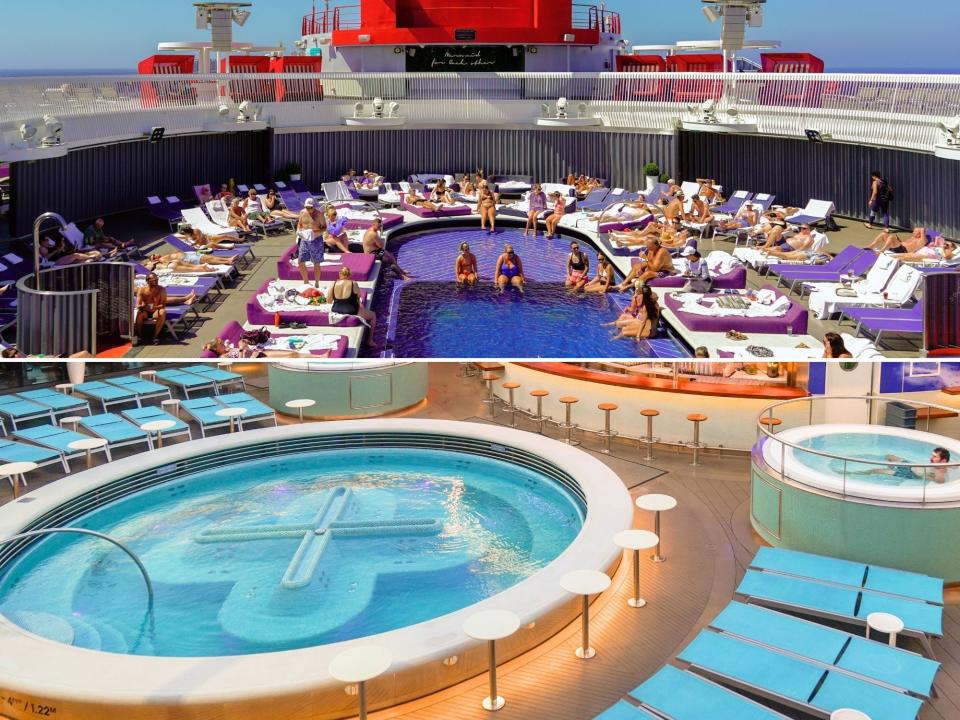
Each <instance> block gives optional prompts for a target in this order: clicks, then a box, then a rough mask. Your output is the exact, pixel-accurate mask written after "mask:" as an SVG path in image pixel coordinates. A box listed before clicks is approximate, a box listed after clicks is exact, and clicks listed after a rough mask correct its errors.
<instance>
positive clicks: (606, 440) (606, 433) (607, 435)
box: [597, 403, 620, 455]
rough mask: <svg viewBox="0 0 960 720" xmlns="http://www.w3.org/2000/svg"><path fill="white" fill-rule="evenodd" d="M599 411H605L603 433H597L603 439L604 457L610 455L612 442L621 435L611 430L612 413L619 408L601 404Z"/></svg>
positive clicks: (598, 406) (610, 404)
mask: <svg viewBox="0 0 960 720" xmlns="http://www.w3.org/2000/svg"><path fill="white" fill-rule="evenodd" d="M597 409H598V410H603V413H604V418H603V431H602V432H599V433H597V434H598V435H599V436H600V437H602V438H603V449H602V450H601V451H600V452H602V453H603V454H604V455H609V454H610V442H611V441H612V440H613V438H614V437H616V436H617V435H619V434H620V433H618V432H617V431H616V430H611V429H610V413H612V412H613V411H614V410H618V409H619V408H618V407H617V405H615V404H614V403H600V404H599V405H597Z"/></svg>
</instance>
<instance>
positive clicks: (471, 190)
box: [460, 174, 477, 197]
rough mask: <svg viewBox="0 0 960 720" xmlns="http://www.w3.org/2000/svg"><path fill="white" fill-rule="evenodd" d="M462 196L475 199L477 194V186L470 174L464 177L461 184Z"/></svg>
mask: <svg viewBox="0 0 960 720" xmlns="http://www.w3.org/2000/svg"><path fill="white" fill-rule="evenodd" d="M460 194H461V195H466V196H467V197H473V196H474V195H476V194H477V186H476V185H475V184H474V182H473V178H472V177H471V176H470V175H469V174H468V175H464V177H463V182H462V183H460Z"/></svg>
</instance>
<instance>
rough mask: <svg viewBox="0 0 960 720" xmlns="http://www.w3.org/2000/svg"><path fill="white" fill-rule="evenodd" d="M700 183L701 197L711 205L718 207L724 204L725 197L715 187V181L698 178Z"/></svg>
mask: <svg viewBox="0 0 960 720" xmlns="http://www.w3.org/2000/svg"><path fill="white" fill-rule="evenodd" d="M697 182H698V183H700V196H701V197H702V198H703V199H704V200H705V201H706V202H707V203H708V204H710V205H716V204H718V203H722V202H723V195H721V194H720V191H719V190H717V189H716V188H715V187H714V181H713V180H709V179H703V178H697Z"/></svg>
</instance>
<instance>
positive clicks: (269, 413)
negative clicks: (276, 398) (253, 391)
mask: <svg viewBox="0 0 960 720" xmlns="http://www.w3.org/2000/svg"><path fill="white" fill-rule="evenodd" d="M217 399H218V400H219V401H220V403H221V405H222V406H223V407H242V408H246V410H247V412H246V414H244V415H241V416H240V428H241V429H242V428H243V426H244V425H246V424H247V423H251V422H262V421H269V422H271V423H273V425H274V426H276V424H277V414H276V413H275V412H274V411H273V408H272V407H269V406H268V405H264V404H263V403H262V402H260V401H259V400H257V399H256V398H255V397H253V396H252V395H248V394H247V393H245V392H238V393H231V394H229V395H221V396H220V397H219V398H217Z"/></svg>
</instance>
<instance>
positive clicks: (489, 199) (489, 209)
mask: <svg viewBox="0 0 960 720" xmlns="http://www.w3.org/2000/svg"><path fill="white" fill-rule="evenodd" d="M477 213H479V215H480V229H481V230H486V231H487V234H489V235H492V234H493V233H494V232H495V231H496V229H497V199H496V195H495V194H494V192H493V190H491V189H490V185H489V183H487V181H486V180H481V181H480V185H479V186H478V187H477ZM488 225H489V228H488V227H487V226H488Z"/></svg>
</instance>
